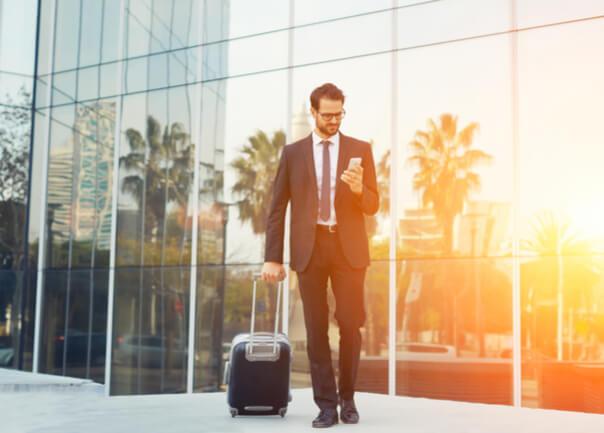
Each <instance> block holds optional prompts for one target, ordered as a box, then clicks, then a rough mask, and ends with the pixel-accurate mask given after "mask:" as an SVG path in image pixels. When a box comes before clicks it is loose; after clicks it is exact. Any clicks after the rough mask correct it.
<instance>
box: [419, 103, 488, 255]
mask: <svg viewBox="0 0 604 433" xmlns="http://www.w3.org/2000/svg"><path fill="white" fill-rule="evenodd" d="M477 130H478V124H477V123H475V122H472V123H470V124H469V125H468V126H466V127H465V128H464V129H462V130H461V131H458V130H457V117H456V116H453V115H451V114H442V115H441V116H440V124H436V123H435V122H434V121H433V120H432V119H429V120H428V130H427V131H417V132H416V133H415V137H414V139H413V140H412V141H411V143H410V146H411V147H412V152H413V155H412V156H411V157H409V159H408V161H409V162H412V163H417V165H418V166H419V171H418V172H417V173H416V174H415V176H414V177H413V187H414V189H416V190H421V191H422V203H423V205H424V206H426V207H427V206H432V208H433V209H434V213H435V216H436V218H437V220H438V221H439V223H440V224H441V226H442V228H443V235H444V245H443V246H444V251H443V252H444V253H445V254H448V253H451V252H452V249H453V222H454V220H455V217H456V216H457V215H458V214H460V213H461V212H462V210H463V205H464V203H465V201H466V199H467V197H468V195H469V193H470V192H471V191H472V190H475V189H477V188H479V187H480V176H479V175H478V174H477V173H475V172H473V171H471V170H472V169H473V168H474V167H475V166H476V165H477V164H478V163H481V162H488V161H490V160H491V158H492V157H491V156H490V155H488V154H487V153H485V152H483V151H481V150H476V149H472V148H471V147H472V141H473V139H474V135H475V134H476V131H477Z"/></svg>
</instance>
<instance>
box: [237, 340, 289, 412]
mask: <svg viewBox="0 0 604 433" xmlns="http://www.w3.org/2000/svg"><path fill="white" fill-rule="evenodd" d="M249 345H250V334H239V335H237V336H235V338H234V339H233V343H232V346H231V352H230V358H229V365H228V367H227V375H226V376H227V379H228V391H227V400H228V404H229V406H230V407H231V409H236V410H237V412H236V413H237V414H238V415H277V414H280V415H283V414H285V410H286V409H287V405H288V401H289V379H290V369H291V360H292V354H291V346H290V344H289V340H288V338H287V336H285V335H284V334H278V335H277V346H278V347H277V351H276V353H274V352H273V349H274V334H272V333H255V334H254V345H253V351H252V352H250V347H249ZM257 355H261V356H257Z"/></svg>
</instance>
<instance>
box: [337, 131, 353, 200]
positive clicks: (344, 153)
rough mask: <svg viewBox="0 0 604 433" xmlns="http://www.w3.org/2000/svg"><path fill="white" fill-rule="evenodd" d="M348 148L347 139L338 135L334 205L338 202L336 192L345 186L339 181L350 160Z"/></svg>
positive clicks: (342, 135)
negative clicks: (338, 148) (338, 149)
mask: <svg viewBox="0 0 604 433" xmlns="http://www.w3.org/2000/svg"><path fill="white" fill-rule="evenodd" d="M349 151H350V146H348V137H346V136H345V135H344V134H342V133H340V151H339V152H338V169H337V171H336V197H335V199H334V203H335V202H337V201H338V192H339V191H340V190H341V189H342V188H343V187H345V186H346V184H345V183H344V182H343V181H342V179H340V177H342V173H343V172H344V168H345V167H346V164H348V160H349V159H350V152H349Z"/></svg>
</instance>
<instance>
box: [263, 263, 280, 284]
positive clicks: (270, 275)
mask: <svg viewBox="0 0 604 433" xmlns="http://www.w3.org/2000/svg"><path fill="white" fill-rule="evenodd" d="M284 278H285V266H283V265H282V264H281V263H276V262H264V265H262V280H263V281H267V282H269V283H276V282H277V281H281V280H283V279H284Z"/></svg>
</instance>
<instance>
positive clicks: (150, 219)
mask: <svg viewBox="0 0 604 433" xmlns="http://www.w3.org/2000/svg"><path fill="white" fill-rule="evenodd" d="M126 138H127V140H128V145H129V147H130V153H128V154H127V155H125V156H123V157H121V158H120V165H121V166H122V167H123V168H124V169H125V170H126V172H127V173H128V175H126V176H125V177H124V179H123V181H122V192H124V193H126V194H128V195H130V196H131V197H133V198H134V199H135V200H136V201H137V203H138V207H139V209H140V210H141V212H143V219H144V225H145V228H144V233H157V234H158V235H157V236H153V239H152V242H155V239H157V238H161V239H162V246H161V264H162V266H163V265H164V264H165V263H164V262H165V260H166V258H165V249H166V245H165V242H166V227H167V218H166V216H167V209H168V207H169V206H170V205H171V204H176V205H177V206H178V207H179V208H184V207H186V205H187V201H188V197H189V191H190V189H191V183H192V180H193V175H192V156H193V153H192V152H193V149H192V147H193V146H192V144H191V143H190V141H189V134H188V133H187V132H185V130H184V127H183V125H182V124H180V123H173V124H172V126H171V127H169V128H168V127H166V128H165V129H164V131H163V133H162V128H161V126H160V124H159V122H158V121H157V120H156V119H154V118H153V117H152V116H149V117H148V118H147V131H146V138H143V136H142V134H141V133H140V132H139V131H137V130H135V129H133V128H130V129H128V130H127V131H126ZM141 242H143V243H142V244H141V248H143V247H144V236H143V237H142V239H141ZM141 264H144V257H141Z"/></svg>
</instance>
